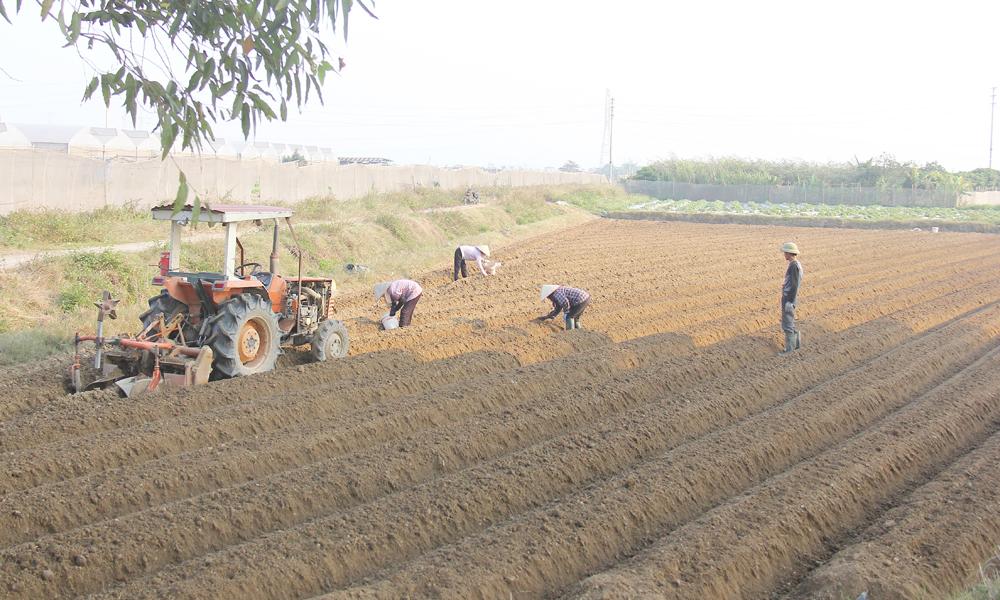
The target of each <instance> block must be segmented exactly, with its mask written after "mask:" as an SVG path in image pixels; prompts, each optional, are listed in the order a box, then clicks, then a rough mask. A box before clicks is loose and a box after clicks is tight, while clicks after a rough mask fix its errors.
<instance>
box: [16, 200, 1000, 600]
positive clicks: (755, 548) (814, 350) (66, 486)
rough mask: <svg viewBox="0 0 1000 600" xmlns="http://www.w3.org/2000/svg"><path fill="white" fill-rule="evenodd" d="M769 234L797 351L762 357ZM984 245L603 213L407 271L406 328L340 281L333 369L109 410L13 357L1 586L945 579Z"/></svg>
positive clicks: (425, 590) (82, 590) (990, 409)
mask: <svg viewBox="0 0 1000 600" xmlns="http://www.w3.org/2000/svg"><path fill="white" fill-rule="evenodd" d="M789 239H792V240H795V241H797V242H799V244H800V247H802V248H803V262H804V264H805V267H806V279H805V286H804V288H803V294H802V302H801V308H800V321H801V326H802V330H803V332H804V333H803V337H804V339H805V344H806V345H805V347H804V348H803V349H802V350H801V351H799V352H796V353H794V354H793V355H790V356H788V357H782V358H779V357H777V356H776V352H777V349H778V338H779V337H780V330H779V328H778V326H777V318H778V310H777V301H778V298H777V292H778V288H779V286H780V281H781V277H782V275H783V273H784V267H785V263H784V261H783V260H781V258H780V255H779V254H778V253H777V248H778V247H779V246H780V245H781V243H783V242H785V241H787V240H789ZM567 247H571V248H572V249H573V252H572V256H567V253H566V248H567ZM998 250H1000V241H996V240H995V239H994V238H993V237H992V236H983V235H979V234H965V233H941V234H937V235H933V236H932V235H930V234H927V235H918V234H916V233H914V232H908V231H862V230H851V231H846V230H839V231H838V230H829V229H805V230H804V229H791V228H781V227H773V226H772V227H750V226H739V225H699V224H690V223H677V222H640V221H635V222H630V221H614V220H609V219H603V220H597V221H592V222H589V223H585V224H583V225H580V226H575V227H572V228H568V229H566V230H562V231H557V232H551V233H548V234H545V235H542V236H537V237H536V238H532V239H530V240H525V241H524V242H522V243H519V244H515V245H512V246H511V247H510V248H509V256H499V258H500V260H502V261H503V262H504V266H505V267H508V266H509V269H507V270H504V271H503V273H501V274H500V275H499V276H497V277H495V278H489V279H485V278H482V277H473V278H470V279H468V280H464V281H459V282H451V281H450V280H451V274H450V269H441V270H440V271H434V272H431V273H428V274H427V276H426V277H425V278H423V279H422V282H423V283H425V290H427V291H426V292H425V296H426V297H425V298H423V299H422V300H421V303H420V304H419V305H418V310H417V314H416V316H415V319H414V323H415V325H414V326H413V327H411V328H408V329H404V330H398V331H394V332H380V331H379V330H378V328H377V326H376V324H375V323H376V322H377V317H378V315H379V314H381V313H380V312H379V311H380V310H381V309H380V308H379V307H376V306H373V305H372V303H371V302H370V296H368V295H365V294H357V295H354V296H345V297H344V298H343V303H342V305H341V315H342V316H343V317H344V319H345V322H347V323H348V327H349V328H350V329H351V335H352V346H353V348H354V351H355V352H356V354H355V355H352V356H351V357H348V358H347V359H345V360H343V361H337V362H334V363H328V364H322V365H313V364H302V365H300V366H296V364H297V359H296V358H295V357H294V356H293V357H289V359H288V364H289V365H290V367H289V368H285V369H281V370H279V371H276V372H273V373H268V374H266V375H265V376H262V377H259V378H257V377H255V378H247V379H243V380H233V381H228V382H220V383H218V384H211V385H208V386H205V387H203V388H199V389H197V390H174V391H164V392H159V393H157V394H152V395H150V396H147V397H145V398H141V399H136V400H133V401H126V400H122V399H119V398H117V397H116V396H115V395H114V394H112V393H110V392H102V393H88V394H84V395H80V396H66V395H65V394H64V393H63V391H62V388H61V387H60V383H59V382H60V377H61V375H59V374H56V372H55V371H56V368H57V367H59V366H60V365H59V364H58V361H54V362H53V363H52V364H48V365H46V367H45V368H42V367H39V368H37V369H36V368H30V367H29V368H26V369H25V370H24V374H25V375H26V376H27V377H29V379H30V380H31V381H34V382H37V383H38V386H37V391H36V393H33V394H31V396H30V397H29V398H25V397H24V395H23V394H19V393H18V389H17V388H18V385H17V381H18V380H17V375H18V373H17V372H16V371H15V370H9V371H0V406H2V407H3V408H2V409H0V418H2V419H3V421H2V422H0V432H2V434H3V435H2V436H0V444H2V449H3V453H2V454H0V493H2V495H0V542H2V543H0V574H2V575H0V580H2V581H3V582H4V584H3V585H4V586H6V587H5V589H4V590H3V593H4V594H6V595H7V596H9V597H11V598H40V597H88V598H118V597H129V598H167V597H170V598H205V597H212V598H234V599H235V598H252V599H256V598H260V599H264V598H274V599H278V598H282V599H283V598H315V597H330V598H402V597H407V596H409V597H437V598H470V597H482V598H497V597H509V596H510V595H511V594H514V596H515V597H518V598H524V597H527V598H552V597H560V596H564V597H567V598H573V597H578V598H635V597H641V596H644V595H646V596H649V597H663V598H666V597H677V598H690V597H695V596H699V595H700V596H704V597H722V596H725V597H729V596H736V595H739V596H742V597H744V598H770V597H773V595H775V594H777V595H782V596H784V595H789V597H791V598H800V597H801V598H805V597H820V598H830V599H832V598H839V597H841V596H847V595H852V594H853V597H857V594H860V592H861V591H862V589H870V590H883V591H884V590H889V589H897V590H903V592H902V593H901V594H900V595H898V596H895V597H899V598H903V597H908V596H907V594H911V595H912V592H908V591H907V589H908V588H905V587H901V585H902V584H901V582H904V581H918V582H921V583H924V584H925V585H928V586H931V584H933V585H936V586H938V587H937V588H933V589H935V590H938V589H940V590H941V591H945V588H948V589H952V588H954V587H955V586H957V585H961V584H962V583H964V582H963V581H961V577H960V576H958V575H956V572H958V571H956V566H957V565H961V564H962V562H961V561H962V560H966V559H968V557H969V556H970V553H972V555H974V556H978V554H976V553H975V551H974V549H976V548H978V546H979V545H981V544H982V543H984V542H988V541H990V540H991V536H992V540H994V541H995V536H996V534H997V532H1000V517H998V516H997V515H998V513H997V511H995V510H991V509H990V507H991V506H994V505H992V504H990V503H989V502H988V498H989V492H988V491H987V490H992V489H995V483H994V480H995V479H996V478H997V477H1000V473H998V471H1000V470H998V469H997V468H996V466H995V464H990V461H989V459H988V458H989V457H991V456H995V448H994V446H995V445H996V443H997V442H996V432H997V430H998V428H1000V408H998V407H1000V402H998V400H1000V392H997V391H996V390H998V389H1000V387H998V386H997V385H996V376H994V375H993V373H995V372H996V370H997V369H996V367H997V366H998V364H997V361H1000V358H998V357H1000V354H998V352H1000V349H998V346H1000V305H998V302H997V299H998V298H1000V278H998V277H997V276H996V273H997V272H998V270H997V267H998V266H1000V264H998V263H1000V252H998ZM552 282H555V283H564V284H569V285H575V286H578V287H582V288H584V289H587V290H588V291H590V292H591V294H592V295H593V296H594V301H593V302H592V306H591V308H590V309H588V311H587V313H585V315H584V318H583V323H584V327H585V328H586V329H584V330H581V331H574V332H568V333H567V332H561V331H558V329H557V328H555V327H554V326H552V325H551V324H549V323H546V324H538V323H534V322H531V319H532V318H534V317H535V316H537V315H539V314H541V313H542V312H545V311H547V310H548V307H547V305H546V304H542V303H539V302H538V296H537V289H538V288H539V287H540V286H541V284H542V283H552ZM382 312H384V310H382ZM991 452H992V454H991ZM959 484H961V485H959ZM968 484H971V485H968ZM977 502H982V503H983V506H981V507H978V506H973V504H975V503H977ZM967 513H968V514H971V515H972V519H971V520H970V519H966V518H965V515H966V514H967ZM890 522H891V523H892V525H890V524H889V523H890ZM935 523H940V525H939V526H937V527H935V525H934V524H935ZM945 527H947V528H948V529H947V531H949V541H948V543H940V542H936V541H934V536H935V532H936V533H937V536H938V537H940V536H941V535H942V534H941V532H943V531H945V529H942V528H945ZM924 530H926V531H924ZM992 543H993V542H990V544H992ZM904 547H905V548H906V550H905V551H900V550H899V548H904ZM989 547H992V546H991V545H990V546H988V547H987V548H985V549H984V550H988V549H989ZM897 558H898V559H899V560H896V559H897ZM929 589H931V588H930V587H929ZM885 593H888V592H885Z"/></svg>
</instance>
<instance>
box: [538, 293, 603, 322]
mask: <svg viewBox="0 0 1000 600" xmlns="http://www.w3.org/2000/svg"><path fill="white" fill-rule="evenodd" d="M546 298H548V299H549V300H551V301H552V307H553V308H552V312H550V313H549V314H547V315H545V316H542V317H538V319H537V320H539V321H544V320H546V319H551V318H553V317H555V316H556V315H558V314H559V311H563V312H564V313H566V331H569V330H570V329H580V315H582V314H583V311H584V310H586V308H587V305H588V304H590V294H588V293H587V292H585V291H583V290H578V289H576V288H571V287H566V286H564V285H543V286H542V300H543V301H544V300H545V299H546Z"/></svg>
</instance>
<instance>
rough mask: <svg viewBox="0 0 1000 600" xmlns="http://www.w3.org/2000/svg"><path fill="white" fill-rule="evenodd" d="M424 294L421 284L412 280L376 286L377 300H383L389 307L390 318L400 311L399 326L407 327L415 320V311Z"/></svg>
mask: <svg viewBox="0 0 1000 600" xmlns="http://www.w3.org/2000/svg"><path fill="white" fill-rule="evenodd" d="M423 293H424V290H423V288H422V287H420V284H419V283H417V282H416V281H412V280H410V279H397V280H396V281H393V282H391V283H386V282H384V283H378V284H375V299H376V300H378V299H379V298H382V299H384V300H385V303H386V304H388V305H389V316H390V317H394V316H396V311H399V326H400V327H406V326H407V325H409V324H410V321H411V320H412V319H413V309H414V308H416V307H417V301H418V300H420V295H421V294H423Z"/></svg>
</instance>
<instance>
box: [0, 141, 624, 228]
mask: <svg viewBox="0 0 1000 600" xmlns="http://www.w3.org/2000/svg"><path fill="white" fill-rule="evenodd" d="M181 170H183V171H184V173H185V175H186V176H187V179H188V183H189V185H190V187H191V190H192V195H191V196H190V198H192V199H193V197H194V195H193V194H194V193H197V194H199V195H200V196H202V197H203V198H205V199H207V200H208V201H209V202H213V201H214V202H218V201H220V200H221V201H225V202H244V203H249V202H259V203H260V204H268V203H273V202H275V201H285V202H297V201H299V200H304V199H306V198H312V197H330V198H335V199H337V200H347V199H350V198H357V197H360V196H364V195H365V194H368V193H369V192H371V191H373V190H382V191H385V190H398V189H405V188H412V187H414V186H417V185H420V186H423V187H428V188H429V187H432V186H434V185H435V183H437V184H438V185H440V186H441V187H442V188H445V189H456V188H459V189H461V188H465V187H466V186H468V185H471V186H473V187H488V186H493V185H501V186H525V185H539V184H560V183H606V182H607V178H606V177H605V176H604V175H594V174H591V173H562V172H549V171H522V170H505V171H501V172H499V173H487V172H485V171H482V170H480V169H477V168H475V167H467V168H463V169H442V168H439V167H432V166H428V165H407V166H399V167H383V166H374V165H343V166H340V165H332V164H324V163H319V164H315V165H309V166H306V167H299V166H298V165H296V164H295V163H278V164H275V163H273V162H269V161H265V160H246V161H241V160H232V159H226V158H220V157H200V158H198V157H176V158H173V157H171V158H168V159H167V160H165V161H160V160H149V161H143V162H137V163H119V162H104V161H101V160H93V159H88V158H80V157H75V156H70V155H67V154H63V153H59V152H51V151H48V150H39V149H36V148H0V215H3V214H7V213H10V212H12V211H14V210H18V209H35V208H51V209H61V210H69V211H73V212H79V211H86V210H93V209H95V208H100V207H103V206H121V205H124V204H126V203H130V202H134V203H136V204H137V205H139V206H153V205H156V204H161V203H164V202H169V201H173V199H174V198H175V197H176V195H177V187H178V185H179V173H180V171H181ZM258 184H259V198H254V197H253V196H252V193H253V191H254V186H255V185H258Z"/></svg>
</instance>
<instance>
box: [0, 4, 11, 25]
mask: <svg viewBox="0 0 1000 600" xmlns="http://www.w3.org/2000/svg"><path fill="white" fill-rule="evenodd" d="M0 17H3V19H4V21H7V22H8V23H10V17H8V16H7V10H6V9H5V8H4V7H3V0H0Z"/></svg>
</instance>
